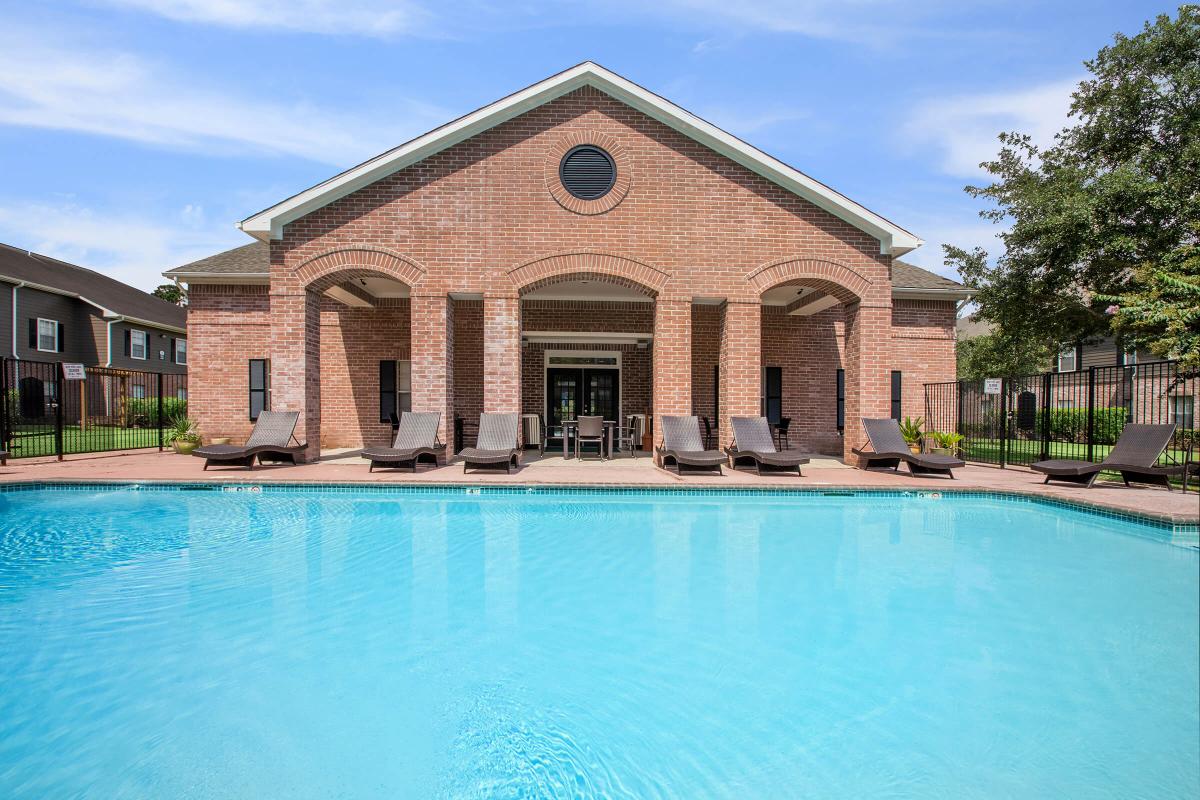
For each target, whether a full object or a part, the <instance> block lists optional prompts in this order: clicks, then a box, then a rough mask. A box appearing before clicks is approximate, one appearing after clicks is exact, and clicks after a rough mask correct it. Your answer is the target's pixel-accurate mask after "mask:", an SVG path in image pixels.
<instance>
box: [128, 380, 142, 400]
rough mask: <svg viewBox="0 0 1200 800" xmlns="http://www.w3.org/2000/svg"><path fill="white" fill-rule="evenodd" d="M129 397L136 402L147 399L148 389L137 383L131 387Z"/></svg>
mask: <svg viewBox="0 0 1200 800" xmlns="http://www.w3.org/2000/svg"><path fill="white" fill-rule="evenodd" d="M129 396H130V397H132V398H133V399H134V400H143V399H145V397H146V387H145V386H143V385H142V384H140V383H135V384H133V385H132V386H130V387H129Z"/></svg>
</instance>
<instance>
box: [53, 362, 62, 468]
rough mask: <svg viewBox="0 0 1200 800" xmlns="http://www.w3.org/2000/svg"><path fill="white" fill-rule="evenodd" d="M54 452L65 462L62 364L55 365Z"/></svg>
mask: <svg viewBox="0 0 1200 800" xmlns="http://www.w3.org/2000/svg"><path fill="white" fill-rule="evenodd" d="M54 452H55V454H56V455H57V456H58V460H59V461H62V460H63V377H62V364H55V365H54Z"/></svg>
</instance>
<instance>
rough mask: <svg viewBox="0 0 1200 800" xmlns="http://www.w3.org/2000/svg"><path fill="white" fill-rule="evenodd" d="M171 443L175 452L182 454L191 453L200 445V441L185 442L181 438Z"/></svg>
mask: <svg viewBox="0 0 1200 800" xmlns="http://www.w3.org/2000/svg"><path fill="white" fill-rule="evenodd" d="M171 444H172V446H174V448H175V452H176V453H178V454H179V455H181V456H187V455H191V454H192V451H193V450H195V449H196V448H197V447H199V446H200V443H199V442H185V441H182V440H180V439H176V440H175V441H173V442H171Z"/></svg>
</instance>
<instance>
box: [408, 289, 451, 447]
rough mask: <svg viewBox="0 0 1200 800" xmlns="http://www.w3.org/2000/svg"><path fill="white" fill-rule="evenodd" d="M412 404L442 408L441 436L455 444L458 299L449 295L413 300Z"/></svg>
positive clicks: (416, 408)
mask: <svg viewBox="0 0 1200 800" xmlns="http://www.w3.org/2000/svg"><path fill="white" fill-rule="evenodd" d="M410 302H411V312H410V314H411V316H410V318H411V320H412V322H411V346H410V348H411V353H412V356H411V358H412V407H413V411H438V412H440V413H441V415H442V419H441V422H440V423H439V424H438V438H439V439H440V440H441V441H442V442H444V443H445V444H446V446H447V448H446V449H447V453H449V452H450V450H451V449H452V448H453V446H454V301H453V300H451V299H450V297H449V295H447V294H434V295H413V297H412V299H411V301H410Z"/></svg>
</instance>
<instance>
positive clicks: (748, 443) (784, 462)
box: [725, 417, 808, 477]
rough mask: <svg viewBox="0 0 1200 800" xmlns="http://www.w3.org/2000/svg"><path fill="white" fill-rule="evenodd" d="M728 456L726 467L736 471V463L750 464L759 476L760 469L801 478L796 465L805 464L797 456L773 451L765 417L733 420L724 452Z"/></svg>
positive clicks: (801, 457) (804, 459)
mask: <svg viewBox="0 0 1200 800" xmlns="http://www.w3.org/2000/svg"><path fill="white" fill-rule="evenodd" d="M725 452H726V453H728V454H729V466H730V467H732V468H734V469H737V466H738V464H739V463H741V464H746V463H750V464H752V465H753V466H754V471H755V472H757V473H758V474H759V475H762V473H763V467H767V468H768V469H774V470H789V469H794V470H796V475H797V477H800V476H801V472H800V465H801V464H807V463H808V459H807V458H805V457H804V456H801V455H799V454H797V453H792V452H786V453H781V452H780V451H779V450H776V449H775V442H774V440H773V438H772V437H771V426H770V425H768V424H767V418H766V417H734V418H733V446H732V447H727V448H725Z"/></svg>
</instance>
